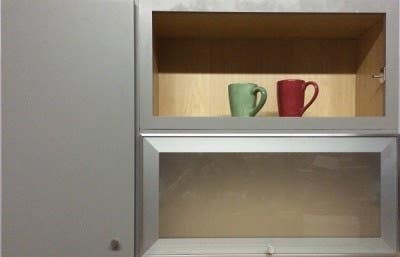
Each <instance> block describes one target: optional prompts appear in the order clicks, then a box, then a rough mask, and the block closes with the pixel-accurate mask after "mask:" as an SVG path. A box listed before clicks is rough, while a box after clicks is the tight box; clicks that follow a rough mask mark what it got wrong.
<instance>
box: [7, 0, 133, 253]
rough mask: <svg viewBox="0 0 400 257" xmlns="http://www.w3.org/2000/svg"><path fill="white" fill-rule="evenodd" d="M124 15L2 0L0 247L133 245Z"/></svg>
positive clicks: (129, 66) (123, 249)
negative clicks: (0, 198)
mask: <svg viewBox="0 0 400 257" xmlns="http://www.w3.org/2000/svg"><path fill="white" fill-rule="evenodd" d="M133 17H134V3H133V1H132V0H68V1H65V0H36V1H31V0H18V1H15V0H3V1H2V54H3V56H2V57H3V58H2V124H3V131H2V137H3V145H2V150H3V152H2V157H3V160H2V169H3V206H2V208H3V209H2V212H3V217H2V224H3V228H2V240H3V245H2V248H3V249H2V256H3V257H17V256H19V257H72V256H73V257H110V256H124V257H125V256H133V242H134V240H133V239H134V238H133V231H134V217H133V202H134V200H133V198H134V119H133V117H134V114H133V112H134V107H133V104H134V103H133V92H134V90H133V86H134V85H133V84H134V72H133V70H134V67H133V65H134V51H133V49H134V44H133V43H134V19H133ZM113 239H114V241H113V242H112V240H113Z"/></svg>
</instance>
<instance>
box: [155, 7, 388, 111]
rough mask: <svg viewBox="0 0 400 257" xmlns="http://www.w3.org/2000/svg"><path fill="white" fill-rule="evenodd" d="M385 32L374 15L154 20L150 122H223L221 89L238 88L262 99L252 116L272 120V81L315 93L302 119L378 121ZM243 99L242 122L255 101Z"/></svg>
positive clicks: (161, 15) (175, 15)
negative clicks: (295, 83)
mask: <svg viewBox="0 0 400 257" xmlns="http://www.w3.org/2000/svg"><path fill="white" fill-rule="evenodd" d="M384 28H385V15H384V14H376V13H375V14H372V13H371V14H355V13H352V14H343V13H342V14H335V13H330V14H298V13H297V14H293V13H292V14H287V13H286V14H285V13H275V14H271V13H257V14H255V13H251V14H250V13H190V12H153V35H154V36H153V51H154V59H153V115H154V116H172V117H224V116H230V115H231V111H230V101H229V96H228V85H229V84H231V83H238V82H241V83H255V84H257V85H259V86H262V87H264V88H266V90H267V92H268V99H267V102H266V104H265V105H264V106H263V108H262V109H261V110H260V112H259V113H258V114H257V116H260V117H271V116H278V115H279V112H278V101H277V89H276V87H277V81H279V80H285V79H301V80H304V81H315V82H316V83H317V84H318V85H319V95H318V97H317V98H316V101H315V102H314V103H313V104H312V105H311V106H310V108H309V109H308V110H307V111H306V112H305V113H304V116H308V117H359V116H384V115H385V108H384V98H385V87H384V86H383V84H384V82H383V81H382V80H380V79H379V78H373V76H372V75H377V76H381V75H382V74H381V73H382V69H383V68H384V66H385V30H384ZM243 94H245V97H246V98H249V100H248V102H246V105H242V106H241V108H242V109H244V110H243V113H246V114H248V113H249V109H252V107H253V105H255V103H254V102H255V100H254V99H253V97H251V96H249V95H247V94H246V93H245V92H244V93H243ZM313 94H314V90H313V89H312V87H310V88H307V90H306V94H305V97H303V96H301V94H298V95H297V96H300V98H301V99H303V100H300V101H296V102H297V103H299V105H296V106H294V107H293V106H292V107H290V108H294V109H295V110H292V109H291V110H289V111H288V110H286V112H291V113H286V115H295V113H299V112H300V110H301V109H302V106H303V105H304V104H302V102H301V101H304V102H305V103H307V102H308V101H309V100H310V99H311V97H312V96H313ZM233 100H234V99H233ZM289 100H290V102H291V103H293V101H292V100H293V99H286V98H282V103H283V104H282V105H284V103H288V101H289ZM234 102H235V103H236V104H238V102H239V100H234ZM300 105H301V106H300ZM236 112H238V113H242V112H241V111H238V110H236ZM292 112H295V113H292Z"/></svg>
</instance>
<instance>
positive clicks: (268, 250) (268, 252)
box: [267, 245, 275, 255]
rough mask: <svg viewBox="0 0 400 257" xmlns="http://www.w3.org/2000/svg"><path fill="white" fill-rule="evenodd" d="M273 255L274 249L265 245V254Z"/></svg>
mask: <svg viewBox="0 0 400 257" xmlns="http://www.w3.org/2000/svg"><path fill="white" fill-rule="evenodd" d="M274 253H275V247H273V246H272V245H267V254H268V255H272V254H274Z"/></svg>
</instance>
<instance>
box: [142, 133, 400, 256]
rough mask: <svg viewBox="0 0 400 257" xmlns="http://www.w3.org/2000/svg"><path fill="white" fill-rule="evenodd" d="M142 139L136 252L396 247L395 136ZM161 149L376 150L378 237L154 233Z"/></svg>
mask: <svg viewBox="0 0 400 257" xmlns="http://www.w3.org/2000/svg"><path fill="white" fill-rule="evenodd" d="M142 139H143V155H142V158H143V162H142V165H143V167H142V185H141V190H142V198H141V200H142V201H141V203H142V205H141V207H142V208H140V210H139V211H140V212H141V215H140V216H141V217H142V220H141V222H140V224H138V225H139V227H141V233H140V235H139V237H140V239H141V240H140V245H138V246H139V247H140V249H139V255H140V256H143V255H146V256H147V255H149V256H151V255H163V256H177V255H186V256H195V255H206V256H224V255H227V254H228V255H236V254H240V255H241V256H247V255H251V256H258V255H260V256H261V255H264V256H265V253H266V247H267V245H268V244H271V245H274V246H275V248H276V254H277V255H279V256H285V255H298V256H302V255H303V256H304V255H305V254H307V255H315V254H318V255H325V254H328V255H330V256H331V255H333V256H336V255H346V256H358V255H362V256H368V255H371V254H374V256H377V255H379V256H394V255H395V253H396V251H397V250H398V242H397V241H398V236H397V233H398V218H397V214H398V211H397V202H398V196H397V168H398V167H397V138H396V137H369V138H363V137H334V138H332V137H295V138H288V137H243V136H242V137H240V136H235V137H205V136H200V137H190V136H184V137H180V136H175V137H171V136H163V135H158V136H151V137H144V138H142ZM164 152H175V153H176V152H182V153H190V152H247V153H251V152H319V153H321V152H377V153H380V154H381V199H380V200H381V231H382V233H381V234H382V236H381V237H380V238H294V239H293V238H291V239H289V238H253V239H252V238H235V239H231V238H230V239H227V238H218V239H216V238H208V239H159V238H158V204H159V199H158V197H159V196H158V194H159V191H158V188H159V182H158V179H159V154H160V153H164Z"/></svg>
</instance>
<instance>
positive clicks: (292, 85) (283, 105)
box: [277, 79, 319, 117]
mask: <svg viewBox="0 0 400 257" xmlns="http://www.w3.org/2000/svg"><path fill="white" fill-rule="evenodd" d="M277 84H278V86H277V93H278V109H279V116H281V117H301V116H303V113H304V112H305V111H306V110H307V109H308V107H310V105H311V104H312V103H313V102H314V101H315V99H316V98H317V96H318V92H319V89H318V84H317V83H315V82H313V81H308V82H305V81H304V80H300V79H285V80H280V81H278V83H277ZM309 85H313V86H314V95H313V97H312V98H311V100H310V101H309V102H308V103H307V104H306V106H304V95H305V92H306V88H307V86H309Z"/></svg>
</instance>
